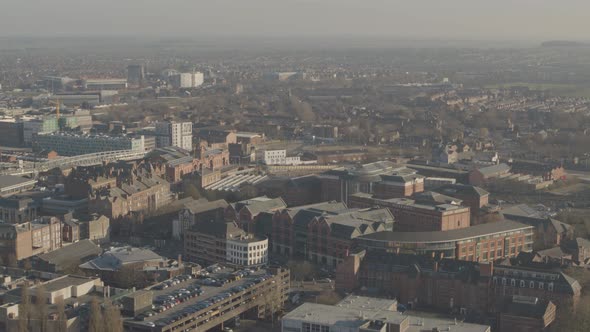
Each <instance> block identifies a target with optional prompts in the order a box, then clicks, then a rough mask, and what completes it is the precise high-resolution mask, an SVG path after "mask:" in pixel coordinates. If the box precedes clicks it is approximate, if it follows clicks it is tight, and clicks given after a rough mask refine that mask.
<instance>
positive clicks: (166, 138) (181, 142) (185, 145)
mask: <svg viewBox="0 0 590 332" xmlns="http://www.w3.org/2000/svg"><path fill="white" fill-rule="evenodd" d="M156 146H157V147H159V148H163V147H167V146H176V147H179V148H182V149H185V150H187V151H191V150H192V148H193V124H192V123H191V122H157V123H156Z"/></svg>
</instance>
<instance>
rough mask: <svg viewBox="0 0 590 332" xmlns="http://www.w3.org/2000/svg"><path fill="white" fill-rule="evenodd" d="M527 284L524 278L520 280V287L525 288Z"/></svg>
mask: <svg viewBox="0 0 590 332" xmlns="http://www.w3.org/2000/svg"><path fill="white" fill-rule="evenodd" d="M525 284H526V283H525V282H524V280H521V281H520V288H524V286H525Z"/></svg>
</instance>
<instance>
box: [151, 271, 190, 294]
mask: <svg viewBox="0 0 590 332" xmlns="http://www.w3.org/2000/svg"><path fill="white" fill-rule="evenodd" d="M192 278H193V277H192V276H191V275H189V274H183V275H180V276H177V277H174V278H172V279H170V280H166V281H162V282H161V283H159V284H157V285H156V286H154V287H152V289H155V290H163V289H166V288H168V287H172V286H175V285H178V284H180V283H182V282H185V281H187V280H190V279H192Z"/></svg>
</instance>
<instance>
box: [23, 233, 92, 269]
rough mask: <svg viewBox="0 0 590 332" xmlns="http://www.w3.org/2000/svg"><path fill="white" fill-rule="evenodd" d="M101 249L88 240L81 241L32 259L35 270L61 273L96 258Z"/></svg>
mask: <svg viewBox="0 0 590 332" xmlns="http://www.w3.org/2000/svg"><path fill="white" fill-rule="evenodd" d="M101 253H102V249H101V248H100V247H99V246H97V245H96V244H94V243H93V242H92V241H90V240H81V241H78V242H76V243H74V244H71V245H68V246H65V247H63V248H60V249H57V250H54V251H52V252H48V253H46V254H42V255H38V256H36V257H35V258H34V259H33V267H34V268H35V269H36V270H40V271H46V272H52V273H63V272H68V271H71V270H75V269H77V267H78V265H80V264H82V263H86V262H87V261H89V260H91V259H94V258H96V257H98V256H99V255H100V254H101Z"/></svg>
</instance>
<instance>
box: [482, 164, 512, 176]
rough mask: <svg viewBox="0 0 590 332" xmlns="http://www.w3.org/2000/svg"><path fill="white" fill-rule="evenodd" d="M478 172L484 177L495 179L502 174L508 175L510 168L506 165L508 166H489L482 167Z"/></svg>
mask: <svg viewBox="0 0 590 332" xmlns="http://www.w3.org/2000/svg"><path fill="white" fill-rule="evenodd" d="M478 171H479V172H480V173H481V174H482V175H483V176H484V177H493V176H496V175H499V174H502V173H507V172H509V171H510V166H508V165H506V164H498V165H492V166H488V167H482V168H480V169H478Z"/></svg>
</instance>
